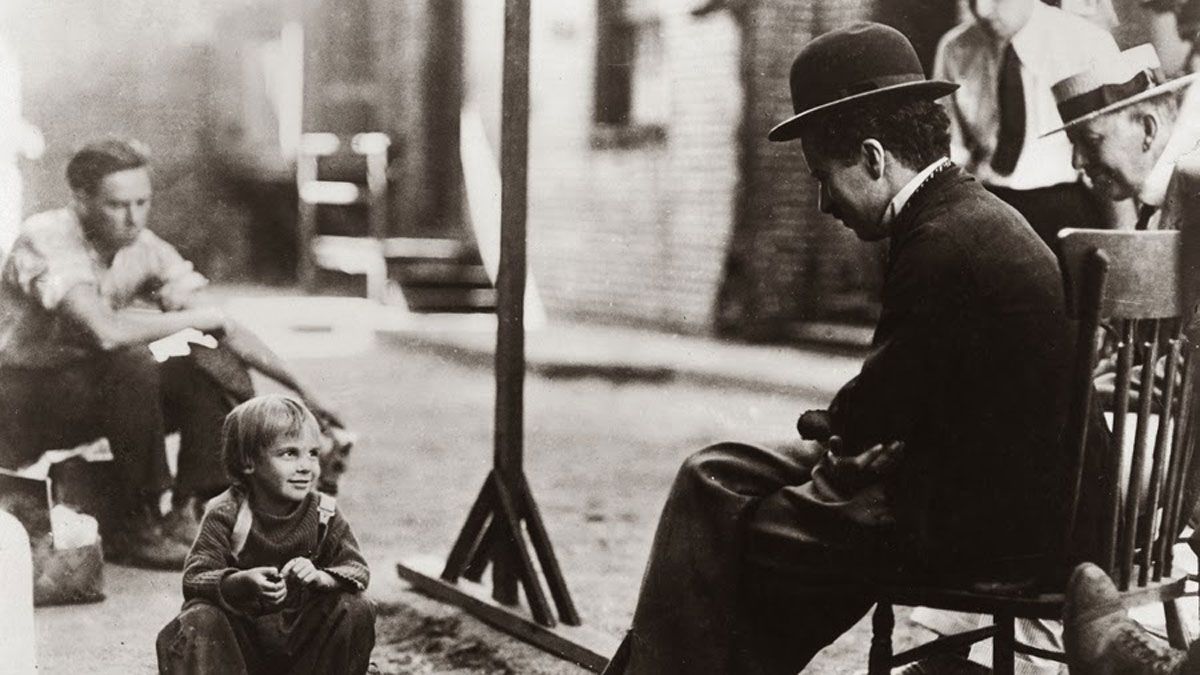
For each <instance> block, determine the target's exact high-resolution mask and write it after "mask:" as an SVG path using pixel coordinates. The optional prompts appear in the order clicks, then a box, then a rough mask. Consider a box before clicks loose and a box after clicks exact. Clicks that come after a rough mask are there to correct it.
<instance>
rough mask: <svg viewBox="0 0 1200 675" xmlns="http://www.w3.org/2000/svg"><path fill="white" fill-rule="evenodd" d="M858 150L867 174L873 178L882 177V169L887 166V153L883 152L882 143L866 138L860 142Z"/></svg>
mask: <svg viewBox="0 0 1200 675" xmlns="http://www.w3.org/2000/svg"><path fill="white" fill-rule="evenodd" d="M859 150H860V152H861V153H862V160H863V166H865V167H866V168H867V174H869V175H870V176H871V178H873V179H875V180H879V179H880V178H883V171H884V169H885V168H886V167H887V155H886V154H885V153H884V150H883V144H882V143H880V142H879V141H877V140H875V139H874V138H868V139H867V140H865V141H863V142H862V147H861V148H860V149H859Z"/></svg>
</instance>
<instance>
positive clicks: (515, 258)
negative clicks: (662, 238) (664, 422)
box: [492, 0, 529, 604]
mask: <svg viewBox="0 0 1200 675" xmlns="http://www.w3.org/2000/svg"><path fill="white" fill-rule="evenodd" d="M502 91H503V93H502V94H501V103H500V105H501V110H502V111H503V120H502V121H501V125H500V181H501V187H500V266H499V267H500V269H499V272H498V273H497V275H496V314H497V330H496V365H495V371H496V420H495V436H494V440H495V470H496V473H497V478H498V479H499V480H500V481H501V482H502V483H503V484H504V486H505V487H507V488H509V490H508V493H509V494H516V489H517V487H518V484H519V480H520V478H519V477H520V476H521V472H522V468H523V463H524V462H523V460H524V409H523V403H524V396H525V218H526V214H527V193H528V169H527V164H528V161H529V0H508V2H506V3H505V11H504V82H503V90H502ZM511 543H514V544H519V543H521V542H511ZM505 548H506V549H509V550H511V547H508V546H506V547H505ZM514 567H515V565H514V561H513V560H512V558H511V556H510V555H498V556H496V557H495V559H494V565H493V567H492V593H493V596H494V597H495V598H496V600H497V601H499V602H503V603H505V604H515V603H516V601H517V575H516V570H515V569H514Z"/></svg>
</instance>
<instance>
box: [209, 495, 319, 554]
mask: <svg viewBox="0 0 1200 675" xmlns="http://www.w3.org/2000/svg"><path fill="white" fill-rule="evenodd" d="M317 497H318V501H317V548H318V549H319V548H320V547H321V543H322V542H323V541H325V531H326V530H328V529H329V521H330V520H331V519H333V514H334V513H336V512H337V499H336V498H335V497H332V496H330V495H327V494H325V493H324V492H318V493H317ZM252 523H253V518H252V517H251V514H250V500H249V499H248V498H243V499H242V503H241V504H240V505H239V506H238V512H237V518H236V519H235V520H234V521H233V531H232V532H231V533H230V535H229V548H230V550H231V551H233V557H234V558H236V557H238V556H239V555H241V554H242V549H243V548H246V538H247V537H249V536H250V525H251V524H252Z"/></svg>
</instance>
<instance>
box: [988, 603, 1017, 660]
mask: <svg viewBox="0 0 1200 675" xmlns="http://www.w3.org/2000/svg"><path fill="white" fill-rule="evenodd" d="M993 620H994V621H995V622H996V637H994V638H992V672H993V673H995V675H1013V671H1014V670H1015V669H1016V663H1015V658H1016V657H1015V652H1014V651H1013V643H1015V642H1016V635H1015V632H1016V622H1015V621H1014V620H1013V617H1012V616H1010V615H1007V614H997V615H995V616H994V617H993Z"/></svg>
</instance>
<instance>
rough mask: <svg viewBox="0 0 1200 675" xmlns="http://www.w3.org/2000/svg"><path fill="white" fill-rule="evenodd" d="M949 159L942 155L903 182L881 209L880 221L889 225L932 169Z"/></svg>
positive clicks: (936, 168) (940, 166) (930, 174)
mask: <svg viewBox="0 0 1200 675" xmlns="http://www.w3.org/2000/svg"><path fill="white" fill-rule="evenodd" d="M949 161H950V160H948V159H946V158H945V157H942V158H941V159H939V160H937V161H935V162H932V163H931V164H930V165H929V166H927V167H925V168H924V169H921V170H920V171H918V172H917V175H915V176H913V177H912V180H910V181H908V182H907V183H905V184H904V187H902V188H900V191H899V192H897V193H896V196H895V197H892V201H890V202H888V205H887V208H886V209H884V210H883V218H881V219H880V222H881V223H882V224H883V225H890V224H891V223H892V221H893V220H895V219H896V216H898V215H900V212H901V211H903V210H904V207H905V206H906V205H907V204H908V200H909V199H912V196H913V195H914V194H916V193H917V190H918V189H919V188H920V187H921V185H922V184H923V183H924V182H925V181H926V180H927V179H928V178H929V177H930V176H932V175H933V172H934V171H937V170H938V169H940V168H942V166H943V165H944V164H946V163H947V162H949Z"/></svg>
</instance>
